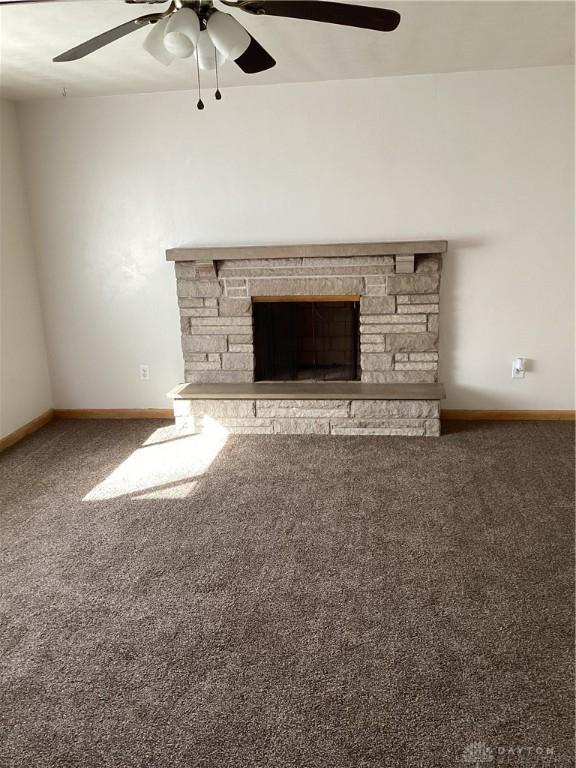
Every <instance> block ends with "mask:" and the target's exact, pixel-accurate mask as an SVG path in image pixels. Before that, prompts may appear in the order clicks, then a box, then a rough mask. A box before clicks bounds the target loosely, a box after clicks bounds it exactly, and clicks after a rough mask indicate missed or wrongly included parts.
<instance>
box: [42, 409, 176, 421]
mask: <svg viewBox="0 0 576 768" xmlns="http://www.w3.org/2000/svg"><path fill="white" fill-rule="evenodd" d="M54 418H56V419H174V411H173V410H172V408H69V409H64V410H62V409H56V410H55V411H54Z"/></svg>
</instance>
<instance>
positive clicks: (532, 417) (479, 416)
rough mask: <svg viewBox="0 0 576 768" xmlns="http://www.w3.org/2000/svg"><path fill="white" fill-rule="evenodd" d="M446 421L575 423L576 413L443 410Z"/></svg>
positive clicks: (442, 416)
mask: <svg viewBox="0 0 576 768" xmlns="http://www.w3.org/2000/svg"><path fill="white" fill-rule="evenodd" d="M440 418H441V419H444V420H445V421H456V420H458V421H574V419H575V418H576V411H458V410H442V411H441V412H440Z"/></svg>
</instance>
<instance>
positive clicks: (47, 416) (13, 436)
mask: <svg viewBox="0 0 576 768" xmlns="http://www.w3.org/2000/svg"><path fill="white" fill-rule="evenodd" d="M53 418H54V411H53V410H52V409H50V410H49V411H46V412H45V413H43V414H42V415H41V416H38V417H37V418H36V419H32V421H29V422H28V423H27V424H24V426H22V427H19V429H16V430H14V432H11V433H10V434H9V435H6V437H0V451H3V450H5V449H6V448H10V446H11V445H14V444H15V443H18V442H20V440H22V439H23V438H24V437H27V436H28V435H31V434H32V433H33V432H36V430H37V429H40V428H41V427H43V426H44V425H45V424H48V422H49V421H52V419H53Z"/></svg>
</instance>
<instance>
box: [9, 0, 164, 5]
mask: <svg viewBox="0 0 576 768" xmlns="http://www.w3.org/2000/svg"><path fill="white" fill-rule="evenodd" d="M82 2H86V0H0V5H32V4H33V3H82ZM124 2H126V3H131V4H138V3H145V4H147V5H155V4H156V3H167V2H168V0H124Z"/></svg>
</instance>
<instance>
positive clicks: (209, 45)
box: [0, 0, 400, 109]
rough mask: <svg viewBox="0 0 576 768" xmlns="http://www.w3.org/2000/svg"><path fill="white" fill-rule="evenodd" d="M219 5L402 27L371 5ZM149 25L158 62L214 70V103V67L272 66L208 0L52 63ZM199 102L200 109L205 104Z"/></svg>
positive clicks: (253, 69) (187, 1)
mask: <svg viewBox="0 0 576 768" xmlns="http://www.w3.org/2000/svg"><path fill="white" fill-rule="evenodd" d="M60 1H64V0H0V5H17V4H21V5H24V4H27V3H31V2H40V3H42V2H60ZM124 1H125V2H127V3H129V4H131V5H136V4H140V3H144V4H148V5H154V4H163V3H165V2H167V1H168V0H124ZM220 2H221V3H222V5H225V6H227V7H229V8H235V9H236V10H238V11H243V12H244V13H248V14H251V15H253V16H277V17H283V18H291V19H301V20H303V21H316V22H322V23H327V24H339V25H341V26H346V27H356V28H359V29H371V30H375V31H378V32H392V31H393V30H395V29H396V27H397V26H398V24H399V23H400V14H399V13H398V12H397V11H392V10H387V9H385V8H378V7H375V6H365V5H356V4H350V3H334V2H331V1H330V0H220ZM150 24H151V25H152V29H151V31H150V32H149V33H148V35H147V36H146V39H145V40H144V44H143V46H144V49H145V50H146V51H147V52H148V53H149V54H150V55H151V56H153V57H154V58H155V59H156V61H158V62H160V63H161V64H164V65H165V66H169V65H170V64H171V63H172V62H173V61H174V59H176V58H178V59H187V58H189V57H190V56H192V55H193V54H194V55H195V56H194V57H195V60H196V69H197V74H198V90H199V91H200V70H201V69H215V70H216V94H215V95H216V99H218V100H219V99H220V98H221V94H220V90H219V87H218V67H219V66H221V65H222V64H224V63H225V62H226V61H228V60H230V61H234V63H235V64H236V65H237V66H238V67H240V69H241V70H242V71H243V72H245V73H246V74H255V73H257V72H264V71H265V70H267V69H270V68H271V67H274V66H275V65H276V61H275V60H274V58H273V57H272V56H271V55H270V54H269V53H268V51H266V50H265V49H264V48H263V47H262V46H261V45H260V43H259V42H258V41H257V40H255V39H254V38H253V37H252V35H251V34H250V33H249V32H248V31H247V30H246V29H245V28H244V27H243V26H242V24H240V22H239V21H237V20H236V19H235V18H234V17H233V16H231V15H230V14H228V13H222V11H218V10H217V9H216V8H214V6H213V2H212V0H172V1H171V2H170V6H169V7H168V8H167V9H166V10H165V11H164V12H163V13H151V14H148V15H146V16H140V17H138V18H137V19H133V20H132V21H127V22H125V23H124V24H120V25H119V26H118V27H114V29H109V30H108V31H107V32H103V33H102V34H100V35H96V37H93V38H91V39H90V40H86V42H84V43H81V44H80V45H77V46H75V47H74V48H71V49H70V50H69V51H65V52H64V53H61V54H60V55H59V56H56V58H54V59H53V61H58V62H60V61H77V60H78V59H82V58H84V56H88V54H90V53H93V52H94V51H97V50H99V49H100V48H103V47H104V46H105V45H108V44H109V43H112V42H114V41H115V40H119V39H120V38H121V37H125V36H126V35H129V34H131V33H132V32H135V31H136V30H137V29H140V28H141V27H144V26H147V25H150ZM201 104H202V100H201V99H200V98H199V101H198V105H199V109H203V108H204V105H203V104H202V106H200V105H201Z"/></svg>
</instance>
